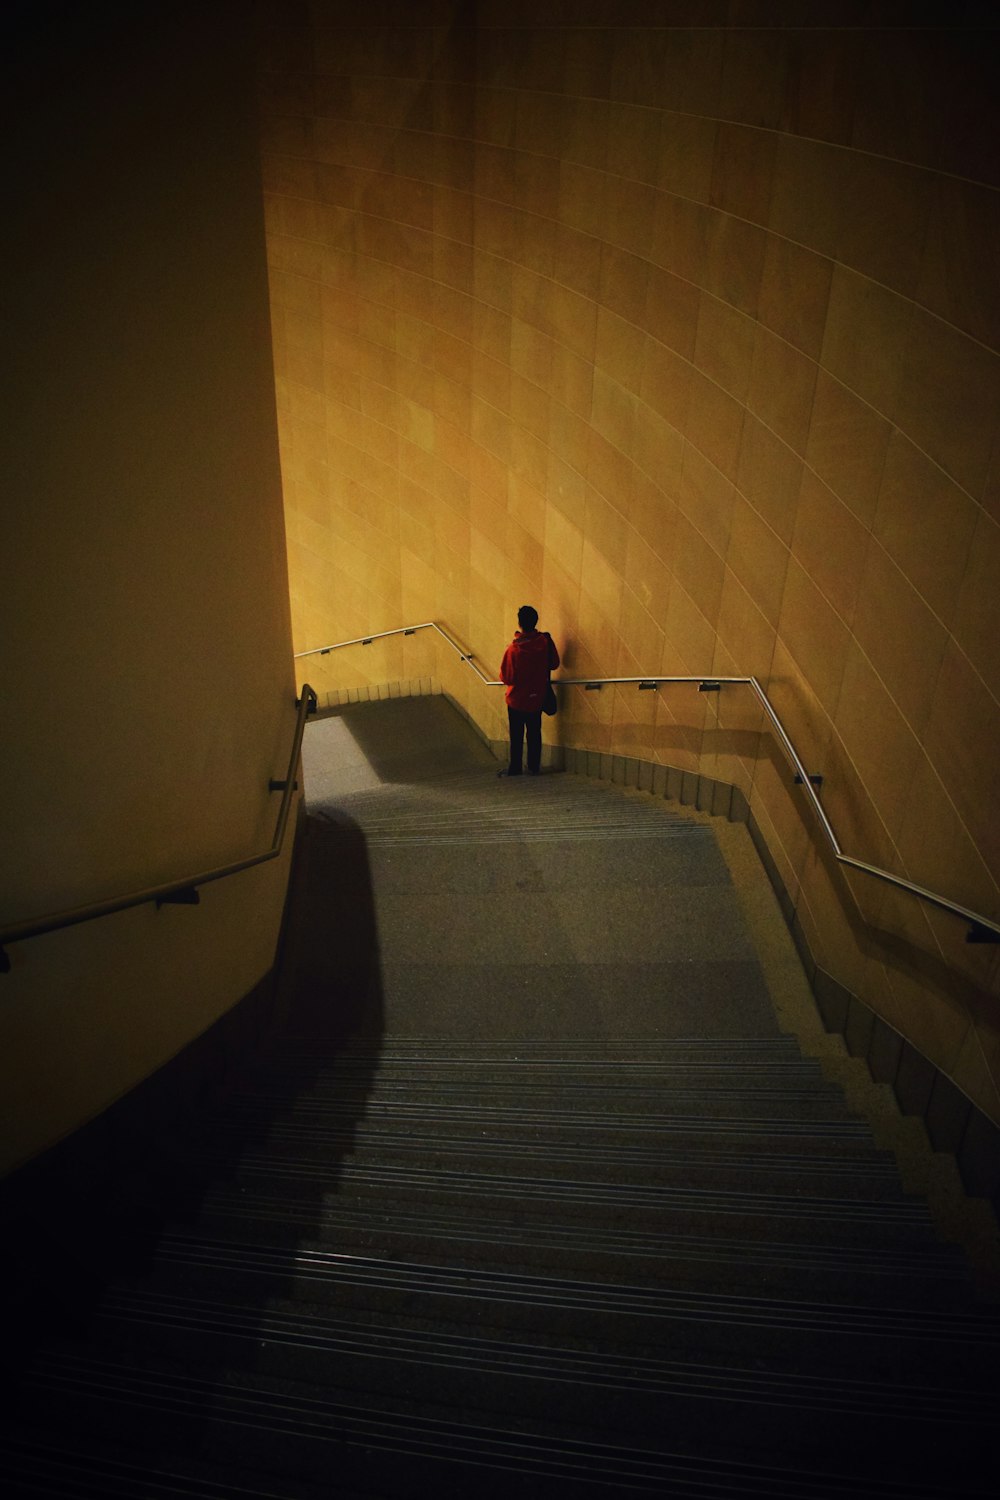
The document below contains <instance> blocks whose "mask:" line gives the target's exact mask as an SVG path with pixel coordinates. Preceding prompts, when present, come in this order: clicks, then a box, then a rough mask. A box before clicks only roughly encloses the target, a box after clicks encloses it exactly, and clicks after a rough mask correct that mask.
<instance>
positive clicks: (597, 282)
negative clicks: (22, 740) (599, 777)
mask: <svg viewBox="0 0 1000 1500" xmlns="http://www.w3.org/2000/svg"><path fill="white" fill-rule="evenodd" d="M877 10H878V7H877V6H876V7H872V6H868V5H851V4H843V5H839V6H838V5H836V4H829V5H825V6H822V7H818V8H810V7H805V6H802V5H801V4H798V3H795V4H792V3H789V4H784V5H781V4H770V5H752V4H735V5H721V4H716V3H704V4H700V3H698V0H690V3H687V4H684V5H675V4H671V3H670V0H664V3H662V4H636V3H628V0H607V3H604V0H590V3H587V0H574V3H572V4H557V3H555V0H549V3H546V0H530V3H518V0H503V3H490V0H481V3H478V4H475V3H467V4H457V3H454V4H453V3H444V0H442V3H440V4H421V3H409V0H406V3H401V4H385V3H382V4H380V3H377V0H369V3H367V4H365V5H363V6H359V5H358V4H356V3H355V0H351V3H350V4H338V3H329V4H328V3H322V0H320V3H316V4H313V5H309V6H294V5H288V4H279V5H277V6H275V7H272V8H271V13H270V17H269V22H268V24H267V25H266V26H265V33H264V38H263V52H264V62H263V84H262V87H263V113H264V122H263V130H264V170H265V187H266V212H267V225H268V244H269V259H270V267H271V295H272V319H273V329H274V352H275V366H276V374H277V385H278V401H279V415H280V433H281V443H282V463H283V477H284V488H285V497H286V517H287V527H288V532H289V548H290V571H291V580H292V608H293V624H294V631H295V641H296V649H297V650H305V649H307V648H310V647H314V646H319V645H323V644H325V643H327V642H328V641H332V640H338V639H342V638H345V637H349V636H353V635H358V634H364V633H367V632H369V631H374V630H381V629H388V628H391V627H395V626H398V625H402V624H408V623H411V622H414V621H423V620H427V619H436V620H439V621H441V622H442V623H443V624H445V625H447V626H448V627H449V628H450V629H451V630H452V631H454V632H455V633H456V634H457V635H458V636H459V637H461V638H462V640H463V641H464V642H465V643H467V645H468V646H469V648H470V649H471V650H473V651H474V652H475V653H476V654H477V655H478V656H479V657H480V658H482V659H483V660H484V661H485V662H486V663H487V664H488V666H489V667H490V668H491V669H492V670H494V671H495V669H496V666H497V664H498V662H499V657H500V654H501V651H502V648H503V646H504V644H505V642H506V641H507V640H508V639H509V637H510V635H511V633H512V630H513V628H514V624H515V620H514V612H515V610H516V607H517V606H518V605H519V604H521V603H523V602H532V603H534V604H536V605H537V607H538V608H539V610H540V612H541V616H542V622H541V623H542V625H543V627H545V628H548V629H550V630H551V631H552V632H553V633H554V635H555V637H556V639H557V640H558V641H559V643H560V645H561V646H562V647H563V649H564V657H565V662H566V666H567V668H568V669H569V670H570V671H571V672H572V674H573V675H585V674H600V675H628V674H633V673H643V672H648V673H654V672H664V673H688V672H690V673H707V674H711V673H720V674H728V673H734V674H749V673H754V674H756V675H757V676H758V677H759V678H760V680H761V682H762V683H763V684H764V685H765V687H766V689H767V691H768V692H769V694H770V696H771V698H772V700H773V701H774V703H775V705H776V706H777V708H778V710H779V712H780V713H781V715H782V716H783V718H784V719H785V721H786V722H787V725H788V727H789V730H790V732H791V734H792V737H793V739H794V740H795V742H796V743H797V745H798V746H799V747H800V749H801V751H802V753H803V755H804V758H805V759H806V761H807V763H808V765H809V767H810V769H811V770H815V771H817V772H821V773H822V774H823V776H824V777H825V784H824V789H823V796H824V800H825V803H826V806H827V807H828V809H829V812H830V816H831V819H832V821H833V823H834V826H835V828H836V829H837V831H838V833H839V835H840V837H841V839H842V842H843V844H844V845H845V847H846V849H847V851H848V852H849V853H852V854H856V855H858V856H859V857H861V858H866V859H868V860H870V861H872V862H874V863H876V864H881V865H884V866H887V867H889V868H890V869H892V870H895V871H899V872H901V873H905V874H906V875H907V876H909V877H910V878H911V879H913V880H916V881H918V882H920V883H921V884H925V885H927V886H929V887H931V888H932V889H938V890H941V891H943V892H944V893H946V894H947V895H949V896H951V897H952V898H954V899H957V900H959V901H962V902H964V903H967V904H968V905H970V906H971V907H972V908H974V909H978V910H981V911H982V912H984V913H986V914H991V913H992V914H996V912H997V910H998V892H997V877H998V869H1000V820H998V815H997V798H996V768H997V746H998V742H1000V713H998V698H1000V653H998V651H997V641H998V638H1000V622H998V619H997V607H998V606H997V600H998V597H1000V589H998V587H997V577H998V562H1000V448H998V432H1000V426H998V415H1000V361H998V357H997V349H998V339H1000V298H998V289H997V263H998V250H1000V206H998V193H997V172H998V167H1000V155H998V153H997V150H996V142H997V140H998V138H1000V121H998V119H997V92H996V88H995V77H996V72H995V67H996V60H997V47H996V33H995V32H994V31H985V30H982V29H980V30H976V29H975V28H974V27H972V28H970V29H968V30H962V29H955V28H953V29H949V25H950V23H951V22H953V21H954V18H955V15H956V12H955V11H954V8H952V7H945V6H943V5H942V6H940V7H937V9H936V10H935V7H934V6H933V5H932V6H926V7H923V8H922V10H921V14H920V18H919V19H920V21H921V22H924V21H926V20H927V19H928V17H929V18H930V21H931V23H934V22H935V21H938V22H940V26H939V27H937V28H936V29H935V27H934V26H933V24H932V26H931V29H919V28H918V29H903V28H902V27H897V28H896V29H892V27H891V22H893V21H898V20H899V19H900V14H901V13H900V12H899V11H898V8H896V9H894V10H893V11H892V14H891V15H890V29H877V27H876V26H873V25H869V24H867V23H868V22H870V20H871V18H872V17H873V16H874V13H875V11H877ZM820 13H821V16H822V21H823V23H824V27H831V28H832V29H822V28H820V27H810V28H808V29H803V28H802V25H801V18H802V16H803V15H810V14H820ZM858 17H861V18H862V20H861V24H855V22H856V21H857V19H858ZM902 18H903V20H904V22H905V23H906V24H907V26H911V25H912V24H913V16H912V14H911V12H910V10H909V8H906V12H905V15H903V17H902ZM875 20H876V21H877V20H878V16H875ZM786 23H787V24H786ZM435 651H436V648H435V647H434V646H433V644H432V643H431V642H430V641H429V633H427V634H425V635H424V636H421V637H418V638H417V639H416V640H415V641H408V642H406V646H405V650H404V647H403V645H402V643H395V644H394V645H393V646H391V647H390V646H373V647H371V648H367V649H366V650H365V651H364V652H362V651H361V650H360V649H356V650H355V651H353V652H352V653H342V654H341V655H340V656H339V657H330V658H324V659H323V664H322V666H321V667H315V668H314V665H313V664H310V674H311V675H313V676H315V677H317V679H318V686H320V687H321V688H326V689H330V688H337V687H343V686H347V685H351V684H358V683H365V682H372V683H383V682H395V681H401V680H402V681H404V682H405V681H408V680H409V679H413V678H417V677H422V676H428V675H431V676H434V677H435V678H436V679H437V681H438V683H439V684H440V685H441V686H442V687H443V688H444V689H445V690H446V691H448V692H449V693H451V694H452V695H453V696H454V697H455V698H456V699H457V700H459V701H460V702H461V703H462V704H463V705H464V706H465V708H466V709H467V710H468V711H469V712H470V713H471V714H472V715H473V717H474V718H475V719H476V720H477V722H478V723H479V724H480V725H481V726H482V727H483V729H484V730H485V731H486V732H487V733H489V734H490V735H492V736H494V737H498V736H499V735H500V734H501V733H502V724H501V712H502V701H501V699H500V697H499V695H498V694H497V693H496V690H493V691H492V692H491V691H489V690H487V689H484V688H481V687H479V686H478V685H477V683H476V682H475V680H474V679H473V677H472V674H471V673H469V672H468V669H467V668H462V667H461V665H460V664H457V663H455V664H451V663H449V662H448V661H446V660H445V659H444V657H443V656H442V657H441V658H440V659H439V658H438V656H437V655H436V654H435ZM557 724H558V728H557V730H556V731H555V732H556V733H558V735H559V736H561V739H562V742H563V743H565V744H567V745H581V746H590V747H594V748H599V749H603V750H613V751H615V752H618V753H621V754H627V755H633V756H639V757H643V758H645V759H648V760H653V761H657V762H663V763H666V764H669V765H672V766H677V767H681V768H683V769H698V770H700V771H702V772H705V773H707V774H708V775H711V776H714V777H717V778H719V779H721V780H725V781H730V782H732V783H734V784H736V785H737V786H738V787H740V788H741V789H742V791H743V792H744V793H745V794H746V796H747V797H748V798H749V801H750V805H751V807H752V810H753V813H754V815H755V816H756V818H757V820H758V822H759V825H760V827H761V829H762V830H763V832H764V833H765V835H766V837H767V840H768V842H769V845H770V848H771V850H772V853H773V855H774V858H775V861H776V863H777V866H778V869H779V871H780V873H781V876H782V878H783V880H784V882H785V884H786V886H787V889H788V891H789V892H790V894H791V896H792V898H793V900H794V902H795V904H796V908H797V912H798V916H799V919H800V921H801V923H802V927H803V930H804V933H805V935H806V937H807V939H808V942H809V944H810V946H811V949H812V952H813V954H814V956H815V958H816V960H817V962H818V963H819V964H820V965H821V966H822V967H823V968H824V969H825V970H826V971H827V972H828V973H829V974H831V975H833V976H834V977H835V978H836V979H837V980H838V981H839V982H840V983H841V984H843V985H844V986H846V987H847V988H848V989H850V990H851V991H853V992H854V993H856V994H858V995H859V996H861V997H862V998H863V999H864V1000H865V1001H867V1003H868V1004H869V1005H870V1006H871V1007H872V1008H873V1009H874V1010H875V1011H876V1012H877V1013H878V1014H880V1015H881V1016H883V1017H884V1018H885V1019H887V1020H888V1021H889V1022H890V1023H891V1024H892V1025H893V1026H895V1027H897V1028H898V1029H899V1030H900V1031H901V1032H902V1033H903V1034H904V1035H905V1036H907V1037H908V1038H910V1039H911V1040H912V1041H913V1043H914V1044H915V1045H916V1046H917V1047H918V1048H919V1049H920V1050H921V1051H922V1052H923V1053H925V1054H926V1056H928V1057H929V1058H930V1059H931V1060H932V1061H933V1062H935V1063H936V1064H937V1065H938V1066H939V1067H940V1068H941V1069H942V1070H943V1071H944V1072H945V1073H946V1074H948V1075H949V1076H951V1077H952V1078H953V1079H954V1080H955V1081H956V1082H957V1083H958V1084H959V1085H960V1086H961V1088H962V1089H964V1090H965V1091H966V1093H968V1094H969V1095H970V1096H971V1097H972V1098H973V1099H974V1100H975V1101H976V1102H977V1103H978V1104H979V1105H980V1106H981V1107H982V1108H983V1109H984V1110H985V1111H986V1112H987V1113H989V1114H990V1115H992V1116H993V1117H994V1118H1000V1096H998V1093H997V1081H998V1077H1000V1043H998V1020H1000V1009H998V1001H997V987H998V986H997V980H998V958H997V953H998V950H997V949H995V948H990V947H968V946H967V945H966V943H965V941H964V939H965V929H964V927H963V926H962V924H961V923H959V922H957V921H955V920H954V919H952V918H949V917H948V916H945V915H942V914H935V913H934V912H933V911H931V910H929V909H927V908H923V907H921V906H919V905H917V904H916V903H915V902H913V901H911V900H909V899H903V898H902V897H900V896H897V895H895V894H894V893H893V892H891V891H890V890H889V889H887V888H885V887H882V886H880V885H877V884H874V883H865V882H863V880H862V878H861V877H856V878H855V877H851V878H849V879H848V878H844V877H843V876H842V875H841V874H840V873H838V872H837V870H836V868H835V867H833V866H832V865H831V862H830V860H829V858H828V857H827V856H826V855H825V854H824V852H823V850H822V848H821V846H820V844H819V841H818V839H817V837H816V834H815V829H814V824H813V821H812V819H811V818H810V816H809V813H808V811H807V810H806V809H805V808H804V806H803V804H802V802H801V798H800V794H798V793H796V792H795V791H794V789H793V788H790V787H789V785H788V775H787V772H786V768H785V765H784V763H783V762H782V761H781V759H780V757H779V756H778V754H777V752H776V750H775V747H774V744H773V741H772V740H771V738H770V737H769V736H768V735H761V734H760V732H759V730H760V721H759V718H758V716H757V715H756V714H755V713H754V712H751V711H749V708H748V703H747V700H746V699H745V698H744V697H743V696H741V695H739V693H738V692H732V693H723V694H722V695H721V697H719V698H718V700H713V701H706V698H705V697H704V696H701V697H700V696H699V695H698V694H697V693H696V692H695V691H694V690H692V689H686V688H685V689H681V688H676V689H667V690H664V691H661V692H659V693H657V694H652V693H644V694H642V695H640V694H638V693H637V692H635V691H633V690H628V691H624V690H623V691H616V692H608V691H605V692H604V693H601V694H595V693H591V694H584V693H583V692H578V693H576V694H575V695H572V696H570V695H569V694H567V695H565V705H564V709H563V712H562V714H561V715H560V718H559V720H558V721H557Z"/></svg>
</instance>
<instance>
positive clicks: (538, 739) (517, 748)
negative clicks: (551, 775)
mask: <svg viewBox="0 0 1000 1500" xmlns="http://www.w3.org/2000/svg"><path fill="white" fill-rule="evenodd" d="M507 722H508V724H509V725H510V765H509V766H508V768H507V775H508V776H520V774H521V757H522V753H523V750H524V736H525V734H526V733H527V736H528V770H529V771H530V773H531V774H532V776H537V775H538V773H539V771H540V770H541V769H542V710H541V709H538V710H537V712H536V713H533V714H525V713H522V712H521V710H520V709H519V708H511V707H510V705H509V704H508V705H507Z"/></svg>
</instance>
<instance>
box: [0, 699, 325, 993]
mask: <svg viewBox="0 0 1000 1500" xmlns="http://www.w3.org/2000/svg"><path fill="white" fill-rule="evenodd" d="M317 701H318V700H317V697H316V692H315V689H313V688H311V687H310V686H309V684H308V683H305V684H304V685H303V687H302V692H301V696H300V697H299V698H297V699H296V705H297V707H298V713H297V715H296V718H295V734H294V735H293V737H292V749H291V754H290V755H289V757H288V771H287V774H286V776H285V777H284V779H283V780H281V781H279V780H276V779H274V778H273V777H272V779H271V780H270V781H269V783H268V791H271V792H279V791H280V792H281V805H280V807H279V808H278V819H277V822H276V824H275V828H274V837H273V839H272V840H271V844H270V847H269V848H268V849H265V850H264V851H263V852H262V853H260V854H249V855H247V856H246V858H244V859H236V860H232V861H231V862H230V863H229V864H227V865H220V866H218V867H217V868H216V869H214V870H204V871H202V873H201V874H199V875H188V876H186V877H185V878H184V879H183V880H169V881H166V882H165V883H164V884H163V885H154V886H149V887H147V889H146V890H142V891H132V892H131V893H130V894H129V895H127V896H109V897H108V898H107V899H106V900H104V901H92V902H89V903H88V904H87V905H86V906H75V907H72V908H71V909H70V910H68V911H59V912H52V913H50V914H49V915H48V916H46V917H33V918H32V919H31V920H30V921H27V922H15V923H14V924H13V925H12V926H9V927H5V928H3V929H2V930H0V974H7V973H9V972H10V959H9V957H8V956H7V953H6V951H5V949H6V945H7V944H8V943H21V942H24V940H25V939H26V938H32V937H41V936H42V934H43V933H47V932H58V931H59V930H60V928H63V927H76V926H77V925H78V924H79V923H80V922H92V921H94V920H95V919H96V918H97V917H107V916H110V915H111V913H112V912H116V911H127V910H128V909H129V907H132V906H145V905H146V904H147V903H148V902H151V901H155V903H156V905H157V906H158V907H159V906H167V905H181V906H197V905H198V887H199V886H202V885H210V884H211V883H212V882H213V881H214V880H224V879H225V878H226V876H227V875H237V874H239V872H240V871H241V870H249V869H250V868H251V867H252V866H253V865H262V864H265V863H266V862H267V861H268V860H269V859H275V858H277V856H278V855H279V854H280V853H281V847H282V845H283V843H284V841H285V829H286V828H287V826H288V817H289V813H290V811H291V804H292V793H293V792H294V791H295V789H296V786H297V782H296V780H295V771H296V767H297V766H298V763H299V756H300V754H301V752H302V736H303V733H304V732H305V726H306V719H307V718H308V716H309V715H310V714H311V713H315V711H316V706H317Z"/></svg>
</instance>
